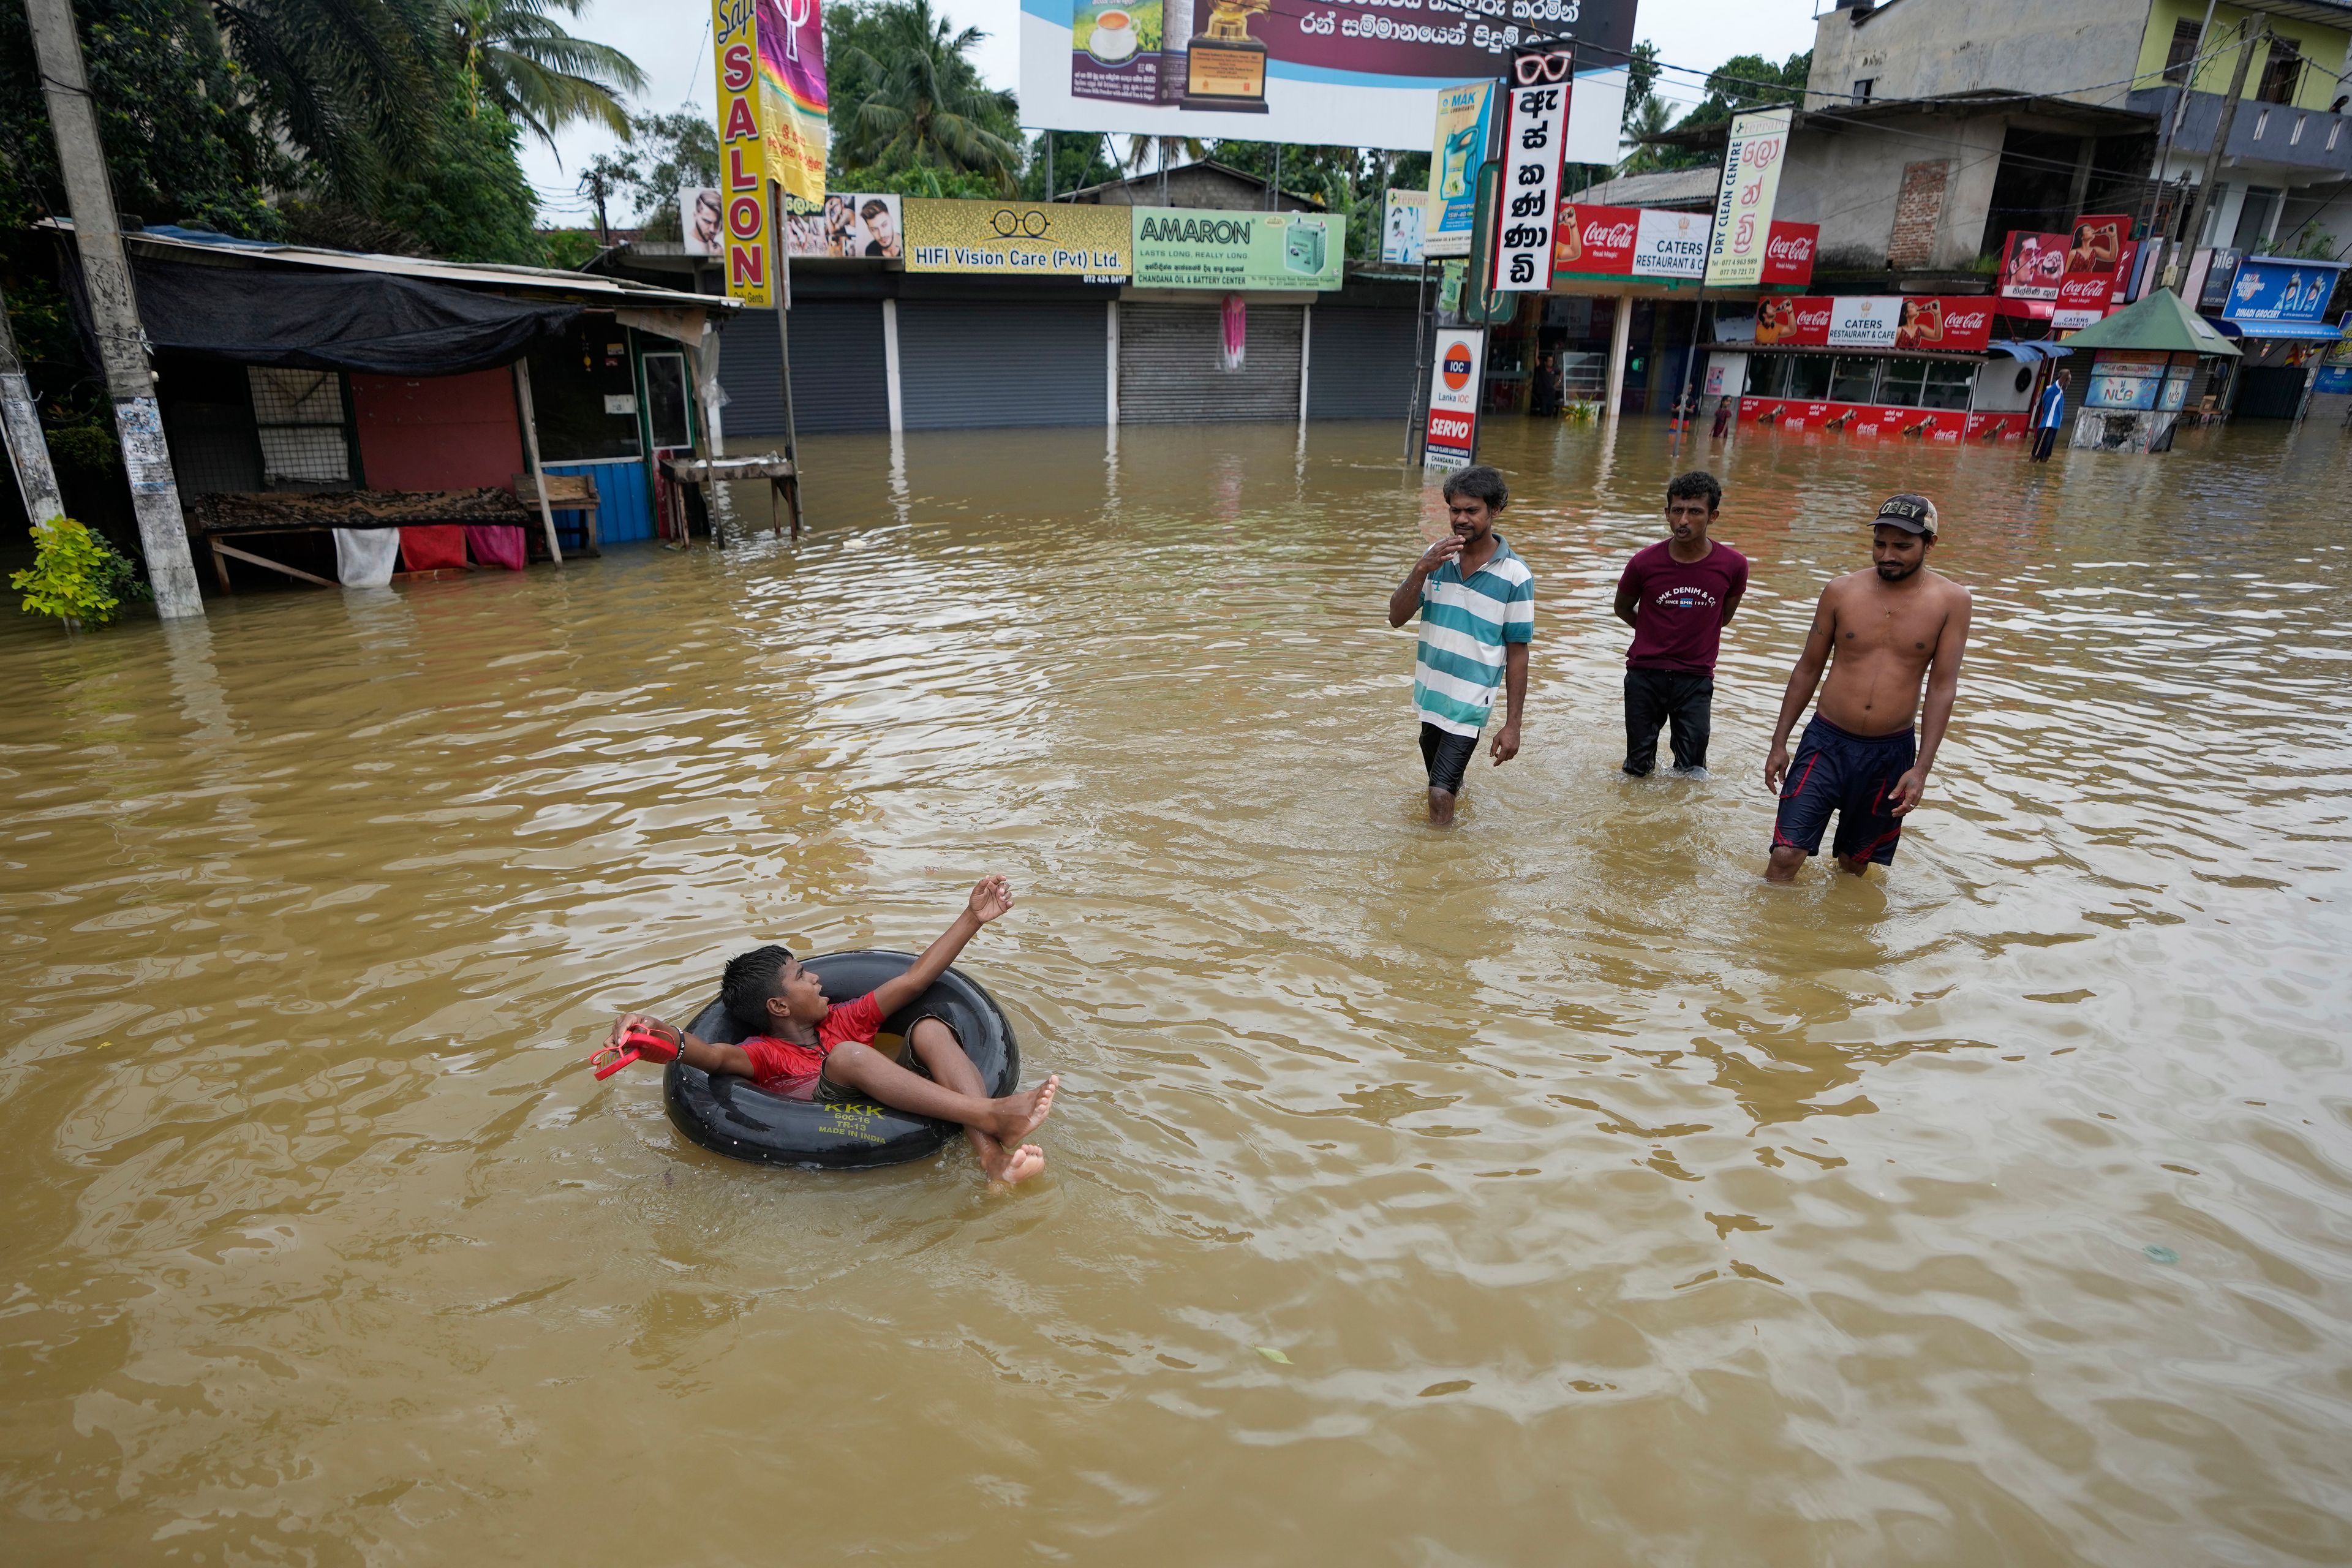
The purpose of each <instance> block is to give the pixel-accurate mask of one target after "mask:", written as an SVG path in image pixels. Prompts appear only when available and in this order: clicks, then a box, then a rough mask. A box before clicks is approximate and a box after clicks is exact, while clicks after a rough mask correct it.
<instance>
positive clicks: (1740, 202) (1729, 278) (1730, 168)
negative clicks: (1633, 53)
mask: <svg viewBox="0 0 2352 1568" xmlns="http://www.w3.org/2000/svg"><path fill="white" fill-rule="evenodd" d="M1794 113H1795V110H1789V109H1768V110H1764V111H1762V112H1761V113H1758V114H1740V115H1735V116H1734V117H1733V118H1732V121H1731V141H1730V142H1729V144H1728V145H1727V147H1726V149H1725V151H1724V157H1723V183H1722V185H1721V187H1720V188H1719V189H1718V190H1717V193H1716V204H1715V223H1714V225H1713V231H1712V232H1711V233H1710V234H1709V236H1708V237H1707V248H1706V281H1707V282H1708V283H1709V284H1711V285H1713V286H1714V287H1716V288H1718V289H1720V288H1748V289H1752V288H1754V287H1756V286H1757V285H1758V284H1759V283H1761V282H1762V281H1763V280H1764V249H1765V246H1766V244H1767V242H1768V241H1769V239H1770V237H1771V232H1772V207H1773V205H1774V204H1775V202H1776V201H1777V200H1778V199H1779V197H1780V164H1781V163H1782V162H1783V161H1784V155H1785V154H1786V153H1787V152H1788V150H1789V121H1790V119H1791V117H1792V116H1793V115H1794Z"/></svg>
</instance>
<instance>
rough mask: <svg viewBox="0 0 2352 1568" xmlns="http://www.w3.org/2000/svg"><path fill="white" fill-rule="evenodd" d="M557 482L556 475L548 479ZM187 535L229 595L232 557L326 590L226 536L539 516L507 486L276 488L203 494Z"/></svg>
mask: <svg viewBox="0 0 2352 1568" xmlns="http://www.w3.org/2000/svg"><path fill="white" fill-rule="evenodd" d="M582 482H583V483H585V482H587V481H585V480H583V481H582ZM553 483H554V479H553V477H552V476H551V477H550V479H549V484H550V485H552V484H553ZM186 515H187V524H188V539H189V541H190V542H192V543H199V544H202V545H204V546H205V548H206V550H207V551H208V552H210V553H211V556H212V563H213V575H214V579H215V581H216V582H217V583H218V584H220V591H221V592H222V593H224V594H234V593H236V589H235V588H234V587H232V586H231V585H230V584H229V576H228V563H229V562H230V561H231V560H236V561H242V562H245V563H247V564H248V565H252V566H265V567H268V569H269V570H270V571H272V572H276V573H279V574H283V575H285V576H288V577H292V578H295V579H297V580H299V581H300V582H304V583H315V584H318V585H319V586H320V587H321V588H332V587H335V586H336V585H337V584H334V583H331V582H330V581H328V580H327V579H326V578H324V577H321V576H319V575H318V574H315V573H310V572H305V571H303V570H302V569H301V568H300V567H299V566H289V565H288V564H287V563H285V562H283V561H272V560H270V559H269V558H268V556H266V555H257V554H255V553H254V552H251V551H249V550H241V549H239V548H237V547H236V545H233V544H227V543H224V542H223V541H224V540H229V539H249V538H259V537H266V536H268V535H269V534H273V533H275V534H288V533H312V532H325V531H328V530H331V529H337V528H429V527H434V526H438V525H446V524H459V525H464V524H473V525H476V526H487V527H492V528H522V529H528V528H529V527H530V525H531V522H532V521H533V519H532V516H531V513H530V511H528V510H525V509H524V507H523V504H522V502H521V501H520V500H516V499H515V497H514V496H513V495H511V494H509V492H508V491H505V490H501V489H474V490H269V491H266V492H262V493H259V494H241V493H236V492H230V491H223V492H220V493H218V494H215V495H207V496H198V497H197V498H196V500H195V503H194V505H192V506H190V507H189V508H188V510H187V514H186Z"/></svg>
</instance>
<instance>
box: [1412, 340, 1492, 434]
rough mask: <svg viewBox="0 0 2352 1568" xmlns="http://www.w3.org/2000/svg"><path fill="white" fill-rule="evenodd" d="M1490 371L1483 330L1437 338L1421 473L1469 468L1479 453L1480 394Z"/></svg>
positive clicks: (1431, 370) (1431, 373)
mask: <svg viewBox="0 0 2352 1568" xmlns="http://www.w3.org/2000/svg"><path fill="white" fill-rule="evenodd" d="M1485 384H1486V330H1485V329H1484V328H1478V327H1471V328H1455V329H1454V330H1452V331H1443V332H1440V333H1438V334H1437V352H1436V355H1435V357H1434V359H1433V362H1432V363H1431V365H1430V367H1429V423H1428V426H1427V428H1426V430H1425V431H1424V433H1423V439H1422V447H1421V462H1422V467H1423V468H1467V467H1469V465H1470V460H1471V458H1473V456H1475V454H1476V452H1477V450H1478V394H1479V392H1480V390H1481V388H1482V387H1483V386H1484V385H1485Z"/></svg>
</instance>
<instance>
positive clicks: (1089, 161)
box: [1021, 131, 1118, 201]
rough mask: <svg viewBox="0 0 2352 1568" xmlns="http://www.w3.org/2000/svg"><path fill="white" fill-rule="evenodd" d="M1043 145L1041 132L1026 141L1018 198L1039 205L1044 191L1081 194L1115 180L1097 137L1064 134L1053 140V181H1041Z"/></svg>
mask: <svg viewBox="0 0 2352 1568" xmlns="http://www.w3.org/2000/svg"><path fill="white" fill-rule="evenodd" d="M1045 145H1046V137H1045V132H1042V131H1041V132H1038V133H1037V134H1036V135H1034V136H1033V137H1031V138H1030V139H1029V147H1028V151H1027V153H1026V156H1025V159H1024V163H1023V166H1022V174H1021V194H1022V195H1024V196H1027V197H1028V198H1029V199H1030V200H1031V201H1043V200H1045V195H1046V193H1047V191H1048V190H1051V192H1052V193H1053V194H1054V195H1057V196H1066V195H1069V194H1070V193H1071V192H1072V191H1082V190H1084V189H1086V188H1087V186H1088V185H1097V184H1102V182H1104V181H1105V180H1115V179H1117V178H1118V165H1117V164H1116V163H1112V162H1111V160H1110V156H1109V154H1108V151H1107V150H1106V148H1105V146H1104V139H1103V138H1102V136H1101V135H1099V134H1097V133H1093V132H1084V131H1065V132H1060V133H1059V134H1058V135H1056V136H1055V137H1054V138H1053V148H1054V162H1053V174H1054V177H1053V180H1052V182H1051V184H1048V182H1047V181H1046V178H1045V173H1046V163H1045Z"/></svg>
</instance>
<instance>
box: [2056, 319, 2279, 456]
mask: <svg viewBox="0 0 2352 1568" xmlns="http://www.w3.org/2000/svg"><path fill="white" fill-rule="evenodd" d="M2065 346H2066V347H2068V348H2070V349H2076V350H2082V349H2088V350H2091V351H2093V353H2094V355H2095V361H2094V363H2093V364H2092V366H2091V371H2090V374H2091V386H2090V392H2089V395H2087V396H2086V397H2084V400H2083V410H2082V413H2081V414H2080V415H2079V416H2076V418H2075V421H2074V438H2073V440H2072V441H2071V442H2070V443H2069V445H2072V446H2075V447H2097V448H2100V449H2102V450H2105V451H2110V452H2163V451H2168V450H2170V449H2171V447H2172V431H2173V426H2175V425H2176V424H2178V423H2179V419H2180V416H2181V411H2182V409H2183V407H2184V405H2186V403H2187V401H2188V395H2189V386H2190V383H2191V382H2192V381H2193V380H2194V379H2195V376H2196V373H2197V362H2198V361H2199V360H2200V358H2205V357H2209V356H2210V357H2211V358H2215V359H2232V360H2233V359H2236V358H2238V357H2239V356H2238V346H2237V345H2236V344H2235V343H2232V342H2231V341H2230V340H2229V339H2228V338H2225V337H2223V336H2222V335H2221V329H2220V328H2218V327H2216V326H2215V325H2214V324H2213V323H2212V322H2210V321H2207V320H2206V319H2205V318H2204V317H2202V316H2200V315H2199V314H2198V313H2197V312H2196V311H2194V310H2190V309H2189V307H2188V306H2187V305H2185V304H2183V303H2182V302H2181V299H2180V296H2179V295H2178V294H2176V293H2174V292H2173V291H2172V290H2171V289H2156V290H2154V291H2153V292H2151V293H2150V294H2149V295H2148V296H2147V299H2145V300H2139V301H2137V303H2135V304H2131V305H2126V307H2124V309H2122V310H2118V311H2116V313H2115V314H2114V315H2112V316H2109V317H2108V318H2106V320H2105V321H2097V322H2095V323H2093V324H2092V325H2090V326H2087V327H2084V329H2083V330H2082V331H2079V332H2071V333H2069V334H2067V337H2066V340H2065Z"/></svg>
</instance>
